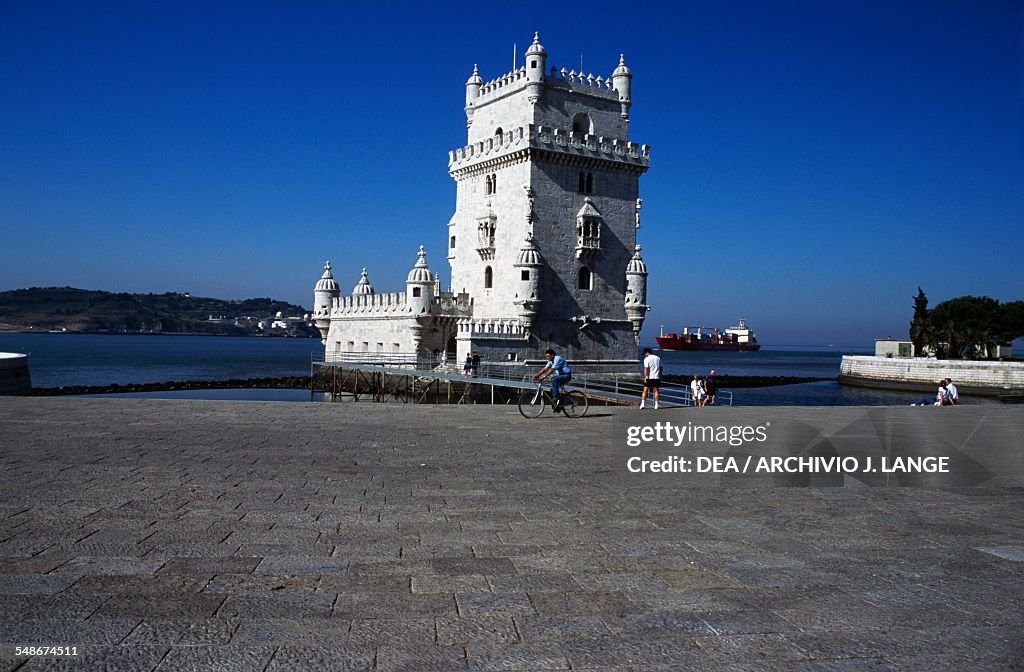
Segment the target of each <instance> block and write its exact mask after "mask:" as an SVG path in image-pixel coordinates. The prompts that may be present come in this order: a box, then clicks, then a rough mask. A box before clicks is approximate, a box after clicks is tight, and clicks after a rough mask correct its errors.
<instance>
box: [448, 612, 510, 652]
mask: <svg viewBox="0 0 1024 672" xmlns="http://www.w3.org/2000/svg"><path fill="white" fill-rule="evenodd" d="M437 641H438V643H439V644H441V645H442V646H450V645H452V644H469V643H471V642H474V643H479V642H483V643H487V642H491V643H495V644H505V643H514V642H518V641H519V635H518V634H517V633H516V627H515V623H514V622H513V621H512V618H511V617H509V616H464V617H462V618H438V619H437Z"/></svg>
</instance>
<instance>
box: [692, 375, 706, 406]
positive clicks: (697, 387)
mask: <svg viewBox="0 0 1024 672" xmlns="http://www.w3.org/2000/svg"><path fill="white" fill-rule="evenodd" d="M690 394H691V395H692V396H693V405H694V406H698V407H699V406H703V405H704V385H703V383H701V380H700V376H698V375H697V374H693V380H692V381H691V382H690Z"/></svg>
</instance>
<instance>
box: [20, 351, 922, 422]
mask: <svg viewBox="0 0 1024 672" xmlns="http://www.w3.org/2000/svg"><path fill="white" fill-rule="evenodd" d="M0 352H20V353H25V354H28V355H29V368H30V372H31V376H32V384H33V386H35V387H60V386H71V385H94V386H104V385H111V384H114V383H117V384H118V385H125V384H130V383H160V382H166V381H171V380H175V381H184V380H226V379H230V378H241V379H245V378H265V377H281V376H303V375H309V370H310V360H311V358H314V357H316V358H318V357H320V356H322V354H323V351H322V349H321V345H320V342H319V340H317V339H308V338H257V337H237V338H236V337H227V336H151V335H135V336H133V335H102V334H66V333H57V334H52V333H41V334H32V333H27V334H26V333H11V334H0ZM659 354H660V355H661V357H662V359H663V361H664V365H665V372H666V373H667V374H676V375H684V376H693V375H694V374H701V375H706V374H707V372H708V371H709V370H711V369H715V370H716V371H717V373H718V375H720V376H801V377H819V378H834V377H835V376H836V375H837V374H838V373H839V362H840V359H841V357H842V355H844V354H860V355H862V354H871V350H870V349H868V348H851V347H847V348H833V347H813V346H765V347H762V349H761V350H760V351H759V352H660V353H659ZM638 367H639V356H638ZM733 393H734V403H735V404H736V405H745V406H746V405H758V406H760V405H796V406H860V405H870V406H877V405H908V404H909V403H910V402H911V401H913V400H914V399H916V398H917V397H919V396H921V395H920V394H913V393H909V392H889V391H881V390H866V389H860V388H850V387H843V386H841V385H839V384H837V383H835V382H834V381H825V382H818V383H803V384H797V385H782V386H775V387H765V388H748V389H736V390H734V391H733ZM130 396H133V397H156V398H194V399H195V398H198V399H260V400H272V401H308V400H309V393H308V392H306V391H303V390H193V391H187V392H151V393H138V394H132V395H130Z"/></svg>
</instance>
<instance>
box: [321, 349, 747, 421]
mask: <svg viewBox="0 0 1024 672" xmlns="http://www.w3.org/2000/svg"><path fill="white" fill-rule="evenodd" d="M539 370H540V366H539V365H527V364H525V363H521V362H520V363H509V364H483V365H481V366H479V367H477V368H475V369H471V370H469V371H468V372H467V370H466V368H465V367H461V366H458V365H457V364H456V363H454V362H452V361H435V360H431V359H430V358H424V357H423V356H417V355H403V354H378V355H370V354H366V353H361V354H360V353H346V354H344V355H341V356H336V357H331V358H328V359H319V360H318V359H312V360H311V362H310V398H311V399H312V398H313V397H314V395H315V394H316V393H317V392H322V393H325V394H327V395H328V398H329V399H330V400H332V401H344V400H349V401H361V400H369V401H375V402H401V403H435V404H445V403H447V404H510V403H516V401H517V399H518V397H519V395H520V394H521V393H522V391H523V390H530V389H533V388H534V387H535V386H536V382H534V381H533V376H534V374H536V373H537V371H539ZM566 387H567V388H568V389H570V390H572V389H576V390H580V391H582V392H583V393H584V394H586V395H587V397H588V398H589V399H590V400H591V402H592V403H594V402H596V403H598V404H604V405H621V406H636V405H637V404H639V401H640V394H641V391H642V390H643V380H642V379H641V378H640V376H639V375H638V374H636V373H621V372H590V371H587V372H580V373H573V377H572V381H571V382H570V383H569V384H568V385H567V386H566ZM660 396H661V406H662V407H665V408H671V407H678V406H692V405H693V397H692V395H691V393H690V388H689V387H688V386H685V385H679V384H673V383H662V385H661V390H660ZM718 402H719V404H721V405H726V406H731V405H732V393H730V392H728V391H719V393H718Z"/></svg>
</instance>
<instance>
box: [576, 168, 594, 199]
mask: <svg viewBox="0 0 1024 672" xmlns="http://www.w3.org/2000/svg"><path fill="white" fill-rule="evenodd" d="M576 191H577V192H578V193H580V194H592V193H594V174H593V173H580V174H579V181H578V182H577V183H576Z"/></svg>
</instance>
